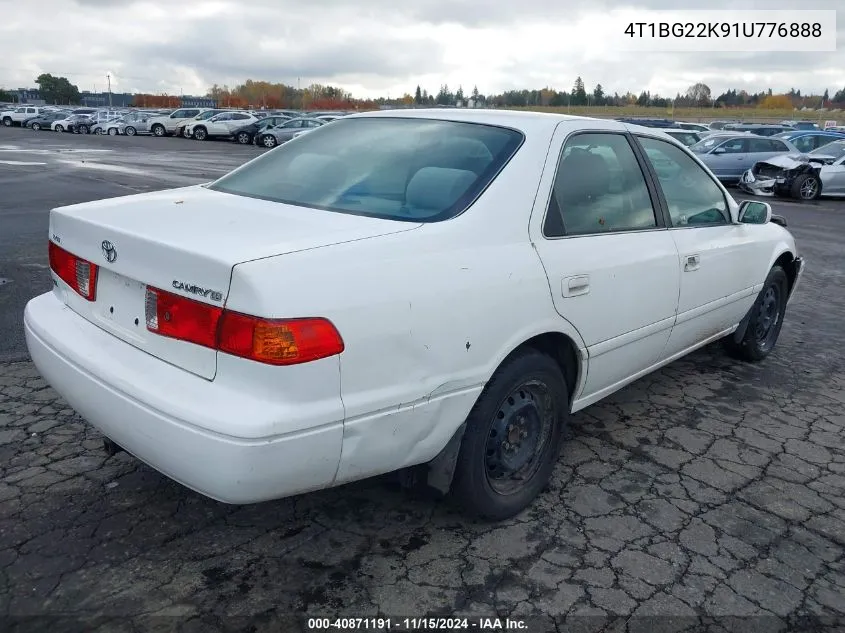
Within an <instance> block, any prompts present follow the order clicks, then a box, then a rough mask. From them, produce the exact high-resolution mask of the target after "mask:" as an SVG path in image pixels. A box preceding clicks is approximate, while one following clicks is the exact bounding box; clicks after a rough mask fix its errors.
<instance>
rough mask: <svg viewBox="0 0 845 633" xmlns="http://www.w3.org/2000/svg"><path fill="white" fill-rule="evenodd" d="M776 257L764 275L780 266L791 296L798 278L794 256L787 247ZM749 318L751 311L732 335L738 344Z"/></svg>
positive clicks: (781, 249)
mask: <svg viewBox="0 0 845 633" xmlns="http://www.w3.org/2000/svg"><path fill="white" fill-rule="evenodd" d="M777 253H778V254H777V255H775V257H774V258H773V259H772V261H771V262H769V267H768V268H767V269H766V275H768V274H769V271H770V270H771V269H772V268H774V267H775V266H780V267H781V268H783V270H784V272H786V278H787V280H788V281H789V289H788V294H787V296H789V295H790V294H792V289H793V288H794V287H795V282H796V280H797V278H798V265H797V262H796V259H795V255H794V254H793V252H792V249H790V248H789V247H783V248H780V249H778V251H777ZM750 316H751V310H750V309H749V311H748V313H746V315H745V316H744V317H743V318H742V321H740V323H739V326H738V327H737V328H736V330H735V331H734V333H733V335H732V336H733V340H734V341H735V342H737V343H739V342H740V341H741V340H742V338H743V337H744V336H745V330H746V329H747V328H748V319H749V318H750Z"/></svg>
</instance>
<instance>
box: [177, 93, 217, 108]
mask: <svg viewBox="0 0 845 633" xmlns="http://www.w3.org/2000/svg"><path fill="white" fill-rule="evenodd" d="M182 107H183V108H216V107H217V104H216V102H215V101H214V99H212V98H211V97H193V96H191V95H184V96H183V97H182Z"/></svg>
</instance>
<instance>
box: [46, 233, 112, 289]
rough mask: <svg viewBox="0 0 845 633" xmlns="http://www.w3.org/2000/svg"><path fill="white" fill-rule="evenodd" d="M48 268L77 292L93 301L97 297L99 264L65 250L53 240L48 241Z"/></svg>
mask: <svg viewBox="0 0 845 633" xmlns="http://www.w3.org/2000/svg"><path fill="white" fill-rule="evenodd" d="M48 244H49V247H48V250H49V256H50V269H51V270H52V271H53V272H54V273H56V274H57V275H58V276H59V279H61V280H62V281H64V282H65V283H66V284H67V285H68V286H70V287H71V288H73V289H74V291H76V293H77V294H79V295H80V296H82V297H84V298H85V299H88V301H94V300H95V299H96V298H97V271H98V270H99V266H97V265H96V264H92V263H91V262H89V261H87V260H85V259H82V258H81V257H77V256H76V255H74V254H73V253H69V252H67V251H66V250H65V249H63V248H62V247H61V246H58V245H57V244H56V243H54V242H48Z"/></svg>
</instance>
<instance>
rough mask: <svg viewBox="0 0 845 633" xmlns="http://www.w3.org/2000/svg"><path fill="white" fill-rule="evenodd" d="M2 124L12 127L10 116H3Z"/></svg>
mask: <svg viewBox="0 0 845 633" xmlns="http://www.w3.org/2000/svg"><path fill="white" fill-rule="evenodd" d="M3 125H5V126H6V127H12V117H10V116H7V117H3Z"/></svg>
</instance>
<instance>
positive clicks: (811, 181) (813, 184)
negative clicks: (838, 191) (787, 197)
mask: <svg viewBox="0 0 845 633" xmlns="http://www.w3.org/2000/svg"><path fill="white" fill-rule="evenodd" d="M790 193H791V194H792V197H793V198H798V199H799V200H816V199H817V198H818V197H819V196H820V195H822V183H821V180H820V179H819V177H818V176H816V175H815V174H802V175H801V176H798V178H796V179H795V182H793V183H792V188H791V190H790Z"/></svg>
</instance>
